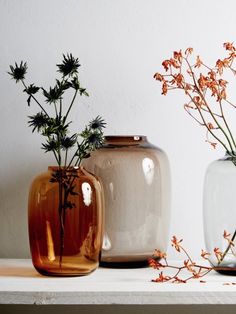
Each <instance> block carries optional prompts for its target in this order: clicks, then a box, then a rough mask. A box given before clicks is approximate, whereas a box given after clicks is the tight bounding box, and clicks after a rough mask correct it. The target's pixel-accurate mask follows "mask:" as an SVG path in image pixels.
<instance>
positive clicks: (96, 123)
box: [89, 116, 106, 131]
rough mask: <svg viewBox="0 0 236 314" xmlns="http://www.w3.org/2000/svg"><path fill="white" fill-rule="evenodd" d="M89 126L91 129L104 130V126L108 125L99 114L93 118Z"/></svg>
mask: <svg viewBox="0 0 236 314" xmlns="http://www.w3.org/2000/svg"><path fill="white" fill-rule="evenodd" d="M89 127H90V128H91V129H94V130H96V129H98V130H100V131H101V130H102V129H103V128H105V127H106V123H105V121H104V119H102V117H100V116H97V117H96V118H95V119H94V120H92V121H91V122H89Z"/></svg>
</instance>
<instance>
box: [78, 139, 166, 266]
mask: <svg viewBox="0 0 236 314" xmlns="http://www.w3.org/2000/svg"><path fill="white" fill-rule="evenodd" d="M83 162H84V165H85V166H86V168H87V169H88V170H89V171H91V172H93V173H95V174H96V175H97V176H99V178H100V179H101V180H102V184H103V187H104V193H105V205H106V210H105V233H104V242H103V250H102V256H101V265H102V266H107V267H139V266H140V267H141V266H146V265H147V260H148V258H149V257H150V256H152V254H153V251H154V249H158V250H161V251H162V252H165V251H166V249H167V243H168V239H169V225H170V171H169V162H168V158H167V155H166V154H165V152H164V151H163V150H162V149H160V148H158V147H156V146H154V145H152V144H151V143H149V142H148V140H147V138H146V136H134V135H129V136H106V137H105V144H104V145H103V147H102V148H101V149H99V150H97V151H95V152H92V153H91V157H90V158H88V159H85V160H84V161H83Z"/></svg>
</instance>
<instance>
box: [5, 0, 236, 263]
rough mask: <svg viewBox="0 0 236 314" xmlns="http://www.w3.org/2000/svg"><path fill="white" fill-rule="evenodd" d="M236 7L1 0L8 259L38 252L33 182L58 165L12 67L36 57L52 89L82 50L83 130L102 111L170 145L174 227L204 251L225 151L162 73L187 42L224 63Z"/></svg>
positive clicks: (148, 0)
mask: <svg viewBox="0 0 236 314" xmlns="http://www.w3.org/2000/svg"><path fill="white" fill-rule="evenodd" d="M235 9H236V2H235V1H233V0H232V1H229V0H225V1H221V0H214V1H211V0H208V1H205V0H198V1H193V0H179V1H171V0H165V1H159V0H119V1H118V0H116V1H115V0H68V1H65V0H40V1H36V0H21V1H19V0H0V47H1V49H0V152H1V155H0V156H1V162H0V178H1V180H0V257H25V256H29V248H28V237H27V193H28V188H29V184H30V182H31V180H32V178H33V177H34V176H35V175H36V174H37V173H38V172H40V171H43V170H44V169H45V168H46V167H47V165H49V164H52V163H53V160H52V159H51V157H50V156H49V155H47V154H44V153H43V151H42V150H40V146H41V144H40V143H41V139H40V138H39V137H38V136H36V135H35V134H33V135H32V133H31V130H30V129H29V128H28V127H27V116H28V115H30V114H32V113H33V112H35V111H34V108H33V106H32V107H30V108H29V107H27V104H26V97H25V95H23V94H22V91H21V90H22V89H21V87H20V86H18V85H16V84H15V83H14V82H13V81H11V80H10V79H9V76H8V75H7V74H6V71H7V70H8V65H9V64H11V63H13V62H14V61H20V60H26V61H27V62H28V65H29V70H28V78H29V82H32V81H34V82H36V83H37V84H39V85H42V84H44V85H46V86H49V85H50V84H52V83H53V80H54V74H55V71H56V68H55V64H56V63H58V62H60V60H61V55H62V53H66V52H72V53H73V54H74V55H76V56H79V59H80V62H81V64H82V67H81V70H80V73H81V76H80V77H81V82H82V84H83V85H84V86H85V87H87V89H88V91H89V93H90V95H91V96H90V97H89V99H85V98H82V99H80V101H79V102H78V107H76V108H75V110H74V112H73V114H74V118H75V124H74V127H75V128H83V126H84V125H85V123H86V122H87V121H88V120H89V119H91V118H92V117H95V116H96V115H98V114H100V115H102V116H103V117H104V118H105V119H106V121H107V130H106V133H107V134H144V135H147V136H148V138H149V140H150V141H151V142H152V143H153V144H156V145H157V146H159V147H161V148H163V149H164V150H165V151H166V153H167V154H168V156H169V160H170V165H171V170H172V221H171V231H170V234H171V235H173V234H175V235H176V236H178V237H183V238H184V239H185V243H186V246H187V247H189V249H190V251H191V252H192V253H193V255H194V256H197V255H198V252H199V251H200V249H201V248H203V247H204V240H203V228H202V185H203V178H204V172H205V169H206V167H207V165H208V163H209V162H210V161H211V160H214V159H216V158H218V157H219V156H222V155H223V154H224V152H223V150H221V149H218V150H217V151H213V150H212V149H211V148H210V147H209V146H208V145H207V144H206V143H205V131H204V130H202V129H201V128H200V127H198V126H197V125H196V124H195V123H194V121H192V120H191V119H190V118H189V117H188V116H187V115H186V114H185V112H184V110H183V108H182V104H183V103H184V102H185V99H184V98H183V97H182V96H181V95H180V94H178V93H173V94H172V95H170V96H169V97H163V96H161V95H160V86H159V85H158V84H157V83H156V82H155V81H154V80H153V78H152V76H153V74H154V72H155V71H157V70H158V69H159V66H160V63H161V61H162V60H163V59H164V58H166V57H169V56H170V53H171V52H172V51H173V50H177V49H180V48H183V49H184V48H186V47H188V46H192V47H195V48H196V51H197V53H199V54H201V55H203V56H206V60H207V61H209V62H210V61H213V60H215V59H216V58H217V57H218V55H219V53H221V52H222V53H223V49H222V48H221V45H222V43H223V42H225V41H234V40H235V36H236V32H235V29H236V22H235ZM233 96H234V98H236V95H233ZM170 254H171V253H170ZM171 257H173V256H172V254H171Z"/></svg>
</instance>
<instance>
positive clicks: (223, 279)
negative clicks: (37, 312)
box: [0, 259, 236, 305]
mask: <svg viewBox="0 0 236 314" xmlns="http://www.w3.org/2000/svg"><path fill="white" fill-rule="evenodd" d="M156 276H157V271H155V270H153V269H151V268H142V269H107V268H99V269H98V270H96V271H95V272H93V273H92V274H91V275H89V276H85V277H73V278H55V277H43V276H41V275H39V274H38V273H36V271H35V270H34V269H33V267H32V265H31V261H30V260H15V259H0V304H38V305H40V304H143V305H148V304H156V305H161V304H166V305H171V304H179V305H180V304H181V305H187V304H236V286H235V285H224V283H230V282H235V277H230V276H222V275H219V274H216V273H212V274H209V275H208V276H207V277H205V280H206V281H207V283H205V284H203V283H200V282H199V280H196V281H192V282H188V283H187V284H171V283H161V284H157V283H153V282H151V279H153V278H155V277H156Z"/></svg>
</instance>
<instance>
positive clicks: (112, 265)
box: [99, 260, 149, 268]
mask: <svg viewBox="0 0 236 314" xmlns="http://www.w3.org/2000/svg"><path fill="white" fill-rule="evenodd" d="M99 266H101V267H105V268H145V267H148V266H149V265H148V261H147V260H145V261H134V262H100V264H99Z"/></svg>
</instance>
